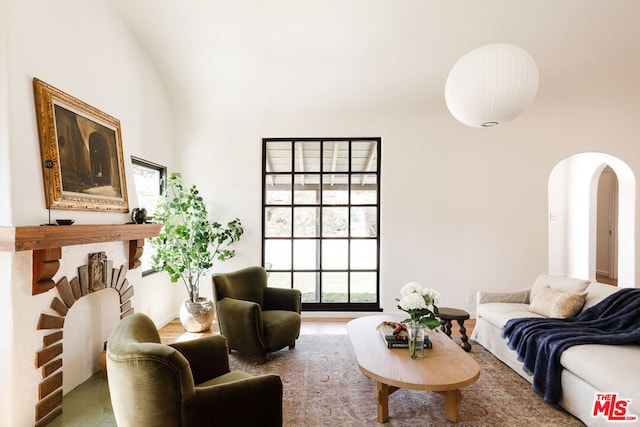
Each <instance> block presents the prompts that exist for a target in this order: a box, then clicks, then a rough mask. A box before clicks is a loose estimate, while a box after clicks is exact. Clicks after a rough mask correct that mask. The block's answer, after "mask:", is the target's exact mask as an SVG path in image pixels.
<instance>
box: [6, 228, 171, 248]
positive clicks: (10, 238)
mask: <svg viewBox="0 0 640 427" xmlns="http://www.w3.org/2000/svg"><path fill="white" fill-rule="evenodd" d="M161 228H162V224H74V225H57V226H38V225H36V226H23V227H20V226H19V227H0V250H2V251H9V252H19V251H33V250H38V249H52V248H60V247H63V246H72V245H86V244H91V243H102V242H115V241H131V240H139V239H145V238H147V237H154V236H157V235H158V234H159V233H160V229H161Z"/></svg>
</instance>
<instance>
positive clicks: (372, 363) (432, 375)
mask: <svg viewBox="0 0 640 427" xmlns="http://www.w3.org/2000/svg"><path fill="white" fill-rule="evenodd" d="M385 320H387V321H389V320H393V321H398V319H394V318H393V316H366V317H360V318H358V319H354V320H352V321H350V322H349V323H347V330H348V331H349V338H350V339H351V345H352V346H353V351H354V352H355V354H356V359H357V361H358V368H359V369H360V371H361V372H362V373H363V374H365V375H366V376H368V377H369V378H372V379H374V380H376V381H377V382H378V392H377V395H376V400H377V402H378V422H381V423H384V422H386V421H388V420H389V395H390V394H391V393H393V392H395V391H396V390H398V389H399V388H406V389H411V390H426V391H435V392H438V393H441V394H443V395H444V412H445V417H446V418H447V419H448V420H449V421H453V422H457V421H458V403H459V402H460V400H461V399H462V392H461V391H460V389H461V388H463V387H466V386H468V385H470V384H473V383H474V382H476V380H477V379H478V378H479V377H480V365H478V362H476V361H475V360H474V359H473V358H472V357H471V356H469V355H468V354H467V353H465V351H464V350H462V348H460V347H459V346H458V345H456V344H455V343H454V342H453V341H452V340H451V339H449V337H448V336H447V335H446V334H444V333H442V332H436V331H429V332H428V334H429V339H431V341H432V342H433V348H432V349H429V350H425V352H424V353H425V356H424V359H421V360H416V359H411V357H409V350H408V349H406V348H394V349H389V348H387V347H386V345H385V344H384V341H383V340H382V337H381V336H380V334H379V333H378V331H377V330H376V326H378V325H379V324H380V323H381V322H383V321H385Z"/></svg>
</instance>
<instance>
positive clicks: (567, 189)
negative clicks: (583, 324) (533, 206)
mask: <svg viewBox="0 0 640 427" xmlns="http://www.w3.org/2000/svg"><path fill="white" fill-rule="evenodd" d="M607 167H609V168H610V169H611V170H612V171H613V172H614V173H615V175H616V176H617V180H618V202H617V213H618V215H617V218H618V221H617V226H618V228H617V238H618V245H617V248H618V250H617V272H618V285H619V286H621V287H634V286H635V205H636V200H635V199H636V196H635V194H636V182H635V177H634V175H633V172H632V171H631V168H629V166H628V165H627V164H626V163H625V162H623V161H622V160H620V159H619V158H617V157H614V156H611V155H609V154H604V153H580V154H575V155H572V156H570V157H567V158H566V159H564V160H562V161H561V162H559V163H558V164H557V165H556V166H555V167H554V168H553V170H552V171H551V174H550V175H549V206H548V209H549V216H548V221H549V273H551V274H561V275H568V276H572V277H580V278H585V279H591V280H595V279H596V258H597V200H598V196H597V195H598V183H599V181H600V176H601V174H602V172H603V171H604V170H605V168H607Z"/></svg>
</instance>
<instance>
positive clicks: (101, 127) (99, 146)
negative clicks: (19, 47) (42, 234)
mask: <svg viewBox="0 0 640 427" xmlns="http://www.w3.org/2000/svg"><path fill="white" fill-rule="evenodd" d="M33 90H34V94H35V103H36V114H37V122H38V133H39V137H40V154H41V156H42V175H43V182H44V192H45V196H46V197H45V198H46V204H47V208H50V209H69V210H91V211H107V212H128V211H129V203H128V197H127V184H126V179H125V173H124V159H123V156H122V137H121V133H120V121H119V120H118V119H115V118H113V117H111V116H110V115H108V114H106V113H103V112H102V111H99V110H97V109H96V108H94V107H92V106H90V105H88V104H86V103H84V102H82V101H80V100H79V99H76V98H74V97H73V96H71V95H68V94H66V93H64V92H62V91H60V90H58V89H56V88H54V87H53V86H50V85H48V84H47V83H44V82H42V81H41V80H38V79H35V78H34V79H33Z"/></svg>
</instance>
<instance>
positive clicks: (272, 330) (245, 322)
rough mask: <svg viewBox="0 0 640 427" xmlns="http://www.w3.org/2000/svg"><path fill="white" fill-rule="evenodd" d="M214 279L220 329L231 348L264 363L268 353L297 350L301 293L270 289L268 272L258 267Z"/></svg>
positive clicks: (214, 276)
mask: <svg viewBox="0 0 640 427" xmlns="http://www.w3.org/2000/svg"><path fill="white" fill-rule="evenodd" d="M212 280H213V300H214V302H215V306H216V316H217V318H218V327H219V328H220V333H221V334H222V335H224V336H225V337H226V338H227V342H228V343H229V349H231V350H236V351H238V352H239V353H244V354H247V355H252V356H258V357H260V358H261V359H262V361H263V362H264V361H265V360H266V355H267V353H271V352H274V351H277V350H280V349H281V348H284V347H286V346H289V349H292V348H294V347H295V345H296V339H297V338H298V336H299V335H300V309H301V306H302V303H301V299H302V295H301V293H300V291H299V290H297V289H280V288H269V287H267V272H266V271H265V269H264V268H262V267H259V266H252V267H247V268H244V269H242V270H238V271H235V272H232V273H224V274H222V273H219V274H214V275H213V276H212Z"/></svg>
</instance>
